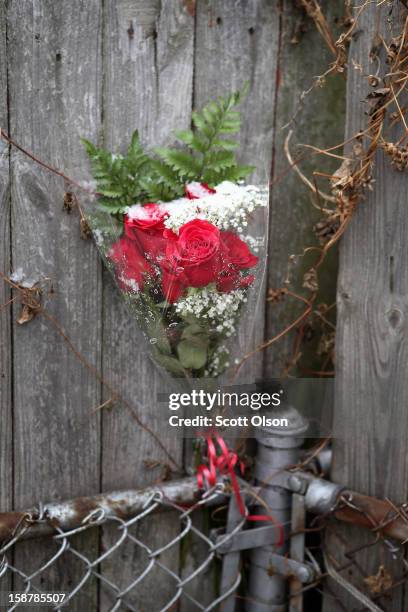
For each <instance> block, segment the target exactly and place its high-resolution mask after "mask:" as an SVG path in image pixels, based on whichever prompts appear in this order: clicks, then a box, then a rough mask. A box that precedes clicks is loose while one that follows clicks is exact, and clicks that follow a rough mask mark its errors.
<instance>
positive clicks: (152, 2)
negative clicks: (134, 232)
mask: <svg viewBox="0 0 408 612" xmlns="http://www.w3.org/2000/svg"><path fill="white" fill-rule="evenodd" d="M193 40H194V18H193V16H192V15H191V14H190V13H189V12H188V10H187V6H186V3H183V2H173V1H172V0H166V1H164V2H162V3H160V2H158V1H156V0H149V1H148V2H142V1H138V2H130V1H129V0H121V1H119V2H116V3H108V4H107V5H106V15H105V32H104V41H105V42H104V48H105V56H104V65H105V71H106V73H105V84H106V88H105V96H104V99H105V106H104V118H105V126H104V136H105V143H106V145H107V146H108V147H111V148H114V149H121V148H122V147H125V146H126V145H127V143H128V142H129V138H130V134H131V132H132V131H133V130H134V129H135V128H138V129H139V132H140V135H141V139H142V141H143V143H144V144H145V145H147V146H148V147H153V146H156V145H159V144H163V143H165V142H166V141H168V140H169V139H170V133H171V130H172V129H176V128H184V127H187V126H188V125H189V122H190V116H191V100H192V79H193ZM103 316H104V319H103V329H104V337H103V371H104V376H105V377H106V378H107V379H109V380H110V381H111V382H112V385H113V387H114V388H115V389H116V390H118V391H119V392H120V394H121V395H122V397H124V398H125V399H126V400H127V401H128V402H129V403H130V404H131V405H132V406H133V407H134V409H135V410H137V411H138V412H139V414H140V416H141V417H142V419H143V420H144V421H145V422H146V423H147V424H148V425H149V427H151V428H152V429H153V430H154V431H155V433H156V434H157V435H158V436H159V437H160V438H161V439H162V441H163V443H164V444H165V445H166V446H167V448H168V450H169V452H170V453H171V454H172V456H173V457H174V459H175V460H176V461H177V462H178V463H180V464H181V463H182V443H181V440H180V439H179V438H177V437H176V438H175V439H174V438H173V439H172V438H170V436H169V432H168V428H167V426H166V421H165V418H164V415H163V414H162V413H160V412H158V411H157V404H156V397H157V392H158V390H159V389H160V390H161V391H163V389H164V387H165V386H166V381H163V380H162V379H161V377H160V376H159V375H158V374H157V373H156V371H155V366H154V365H153V364H152V363H151V362H150V360H149V357H148V355H147V349H146V345H145V341H144V340H143V338H142V337H141V334H140V332H139V331H138V330H137V328H136V324H135V322H134V321H133V320H132V318H131V317H130V315H129V314H128V313H127V311H126V309H125V307H124V304H123V303H122V300H121V298H120V296H119V293H118V291H117V289H116V288H115V287H114V286H113V283H112V281H111V280H110V279H108V278H106V279H105V294H104V314H103ZM148 460H157V461H158V462H159V463H160V462H164V463H168V458H167V457H166V456H165V454H164V453H163V451H162V450H161V449H160V448H159V446H158V445H157V443H156V442H155V441H154V440H153V439H152V438H151V437H150V436H149V435H148V434H147V433H146V432H145V431H143V430H142V429H141V428H140V427H139V426H138V424H137V423H136V422H135V421H134V420H133V419H132V417H131V416H130V414H129V412H127V411H126V409H125V408H123V406H122V405H120V404H117V405H116V406H114V407H113V408H112V410H110V411H109V412H108V411H106V412H104V413H103V454H102V465H103V473H102V483H103V489H104V490H106V491H108V490H109V489H112V488H118V486H120V487H129V486H142V485H144V484H147V483H150V482H153V481H155V480H157V479H159V478H160V477H161V475H162V474H163V469H162V467H160V466H159V467H158V468H156V469H154V470H147V468H146V465H145V463H144V462H145V461H148ZM178 530H179V520H178V518H177V517H174V516H172V515H166V516H163V517H161V516H160V517H158V518H156V519H154V520H153V521H152V520H149V521H147V524H146V525H145V526H142V527H141V528H140V529H139V532H138V537H140V539H141V540H143V541H146V542H148V543H149V544H150V545H151V546H152V547H153V548H155V547H159V546H160V545H163V544H164V543H166V542H168V541H170V540H171V539H172V538H174V537H175V536H176V534H177V533H178ZM112 537H113V538H114V537H115V536H113V535H112V534H111V533H110V532H108V531H105V532H104V536H103V545H108V544H109V542H111V541H112V540H111V538H112ZM178 551H179V546H178V545H176V546H174V547H172V548H171V549H170V550H169V551H167V552H166V553H164V554H163V558H162V559H161V561H162V562H163V563H165V564H167V565H168V567H170V568H171V569H172V570H173V571H176V572H177V571H178V567H179V555H178ZM123 554H124V556H125V557H126V561H127V562H126V564H125V565H124V564H120V565H118V564H117V563H115V562H114V561H113V562H112V563H110V562H109V560H108V561H107V562H106V563H105V564H104V567H103V571H104V573H105V575H106V576H107V577H108V578H109V579H111V580H113V581H115V580H117V581H118V582H120V583H122V584H123V582H126V581H128V582H131V581H133V580H134V579H135V577H136V576H137V575H138V573H140V572H141V571H142V569H143V568H144V567H145V565H146V558H145V555H144V554H141V552H140V551H136V550H135V547H134V545H132V544H131V545H130V546H129V547H125V548H124V551H123ZM135 591H137V592H135V593H134V594H132V597H133V599H134V601H135V602H137V604H138V605H139V606H141V607H143V608H146V609H149V608H151V606H152V593H154V607H155V608H156V609H160V608H161V607H162V606H163V605H164V604H165V602H168V601H169V600H170V599H171V594H174V592H175V590H174V581H173V580H172V579H171V578H169V577H166V576H165V575H164V574H163V573H162V572H160V575H159V576H158V574H157V573H155V572H153V573H152V575H150V576H149V577H147V578H146V579H144V580H143V582H142V583H141V584H140V585H139V586H138V587H137V589H135ZM108 603H109V602H108V600H105V598H104V595H103V594H102V598H101V606H102V609H105V608H107V607H108Z"/></svg>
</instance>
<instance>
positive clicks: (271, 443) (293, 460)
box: [246, 407, 308, 612]
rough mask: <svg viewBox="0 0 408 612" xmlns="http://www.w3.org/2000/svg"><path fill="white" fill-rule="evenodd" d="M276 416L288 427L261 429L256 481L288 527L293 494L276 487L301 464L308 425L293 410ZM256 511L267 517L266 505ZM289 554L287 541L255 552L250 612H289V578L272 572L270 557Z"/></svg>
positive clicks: (278, 517) (249, 600) (267, 501)
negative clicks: (281, 477)
mask: <svg viewBox="0 0 408 612" xmlns="http://www.w3.org/2000/svg"><path fill="white" fill-rule="evenodd" d="M273 417H274V418H280V419H282V418H286V419H287V420H288V426H287V427H262V428H259V432H258V433H257V435H256V438H257V441H258V450H257V455H256V467H255V478H256V480H257V482H258V483H259V484H260V485H261V494H260V496H261V498H262V500H263V501H264V502H265V504H266V506H267V507H268V509H269V511H270V512H272V514H273V517H274V518H275V519H276V521H279V522H280V523H281V524H282V525H286V524H288V523H289V522H290V520H291V496H292V494H291V493H290V492H289V491H288V490H287V489H284V488H282V487H281V486H277V485H276V484H274V481H275V477H278V475H279V473H281V472H282V470H284V469H286V468H288V467H289V466H292V465H296V464H297V463H298V460H299V448H300V446H301V445H302V443H303V437H302V436H303V435H304V434H305V432H306V430H307V427H308V425H307V423H306V421H305V419H304V418H303V417H302V416H301V415H300V414H299V412H298V411H297V410H296V409H295V408H292V407H289V408H286V409H285V410H283V411H280V412H277V411H276V412H274V413H273ZM256 511H257V512H258V513H259V514H265V506H262V505H261V504H259V505H258V506H256ZM287 551H288V542H287V541H286V542H284V544H283V546H281V547H280V548H278V549H276V547H274V546H263V547H260V548H256V549H254V550H253V551H252V552H251V554H250V573H249V593H248V600H247V606H246V610H247V612H286V610H287V606H286V603H285V602H286V592H287V579H286V578H284V577H282V576H277V575H273V573H272V572H271V570H270V567H271V562H270V557H271V553H273V552H275V553H279V554H280V555H284V554H285V553H286V552H287Z"/></svg>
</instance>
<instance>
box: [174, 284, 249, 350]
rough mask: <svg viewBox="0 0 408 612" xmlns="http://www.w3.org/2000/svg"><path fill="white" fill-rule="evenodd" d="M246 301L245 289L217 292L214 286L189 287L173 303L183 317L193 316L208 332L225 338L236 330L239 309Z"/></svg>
mask: <svg viewBox="0 0 408 612" xmlns="http://www.w3.org/2000/svg"><path fill="white" fill-rule="evenodd" d="M246 301H247V297H246V290H245V289H235V291H231V292H230V293H218V291H217V290H216V288H215V287H214V286H207V287H203V288H200V289H190V290H189V292H188V295H186V297H182V298H180V299H179V301H178V302H177V303H176V304H175V311H176V313H177V314H179V315H180V316H181V317H183V318H188V317H189V316H193V317H194V318H195V319H197V320H198V321H200V322H203V323H204V324H205V325H206V327H208V328H209V331H210V332H216V333H217V334H223V335H225V336H226V337H227V338H229V337H230V336H232V334H233V333H234V332H235V331H236V324H237V321H238V318H239V311H240V308H241V306H242V304H244V303H245V302H246Z"/></svg>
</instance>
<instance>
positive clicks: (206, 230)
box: [165, 219, 222, 287]
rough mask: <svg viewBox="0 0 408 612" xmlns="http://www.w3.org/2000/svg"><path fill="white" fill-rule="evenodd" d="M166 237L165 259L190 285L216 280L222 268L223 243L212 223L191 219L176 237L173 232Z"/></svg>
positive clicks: (199, 285) (194, 285) (167, 233)
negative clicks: (167, 239)
mask: <svg viewBox="0 0 408 612" xmlns="http://www.w3.org/2000/svg"><path fill="white" fill-rule="evenodd" d="M165 236H166V237H168V238H169V241H168V243H167V247H166V258H167V260H168V261H169V263H170V265H171V267H172V269H173V270H175V271H176V272H180V273H182V274H183V276H184V277H185V278H186V280H187V282H188V285H189V286H190V287H205V286H206V285H208V284H209V283H212V282H214V281H215V280H216V278H217V274H218V273H219V271H220V269H221V267H222V262H221V247H222V245H221V241H220V231H219V229H218V228H217V227H216V226H215V225H213V224H212V223H209V222H208V221H203V220H201V219H193V220H192V221H189V222H188V223H185V224H184V225H182V226H181V228H180V229H179V234H178V236H177V235H176V234H174V233H173V232H165Z"/></svg>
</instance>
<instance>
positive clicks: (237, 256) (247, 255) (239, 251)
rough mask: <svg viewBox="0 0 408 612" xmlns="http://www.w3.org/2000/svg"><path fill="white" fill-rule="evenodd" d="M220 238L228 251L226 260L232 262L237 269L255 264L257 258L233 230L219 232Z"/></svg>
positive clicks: (251, 266)
mask: <svg viewBox="0 0 408 612" xmlns="http://www.w3.org/2000/svg"><path fill="white" fill-rule="evenodd" d="M221 240H222V243H223V245H224V247H225V249H226V251H227V253H228V255H227V257H228V261H229V262H230V263H232V264H234V266H236V267H237V268H238V270H244V269H246V268H253V267H254V266H256V264H257V263H258V261H259V258H258V257H256V255H253V254H252V253H251V251H250V250H249V248H248V245H247V244H246V243H245V242H244V241H243V240H241V238H239V237H238V236H237V235H236V234H234V233H233V232H221Z"/></svg>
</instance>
